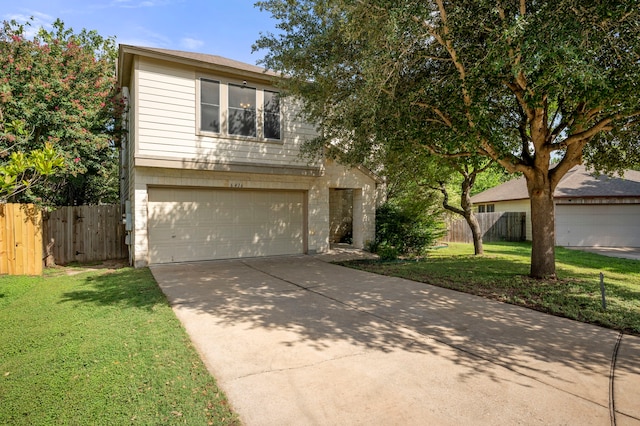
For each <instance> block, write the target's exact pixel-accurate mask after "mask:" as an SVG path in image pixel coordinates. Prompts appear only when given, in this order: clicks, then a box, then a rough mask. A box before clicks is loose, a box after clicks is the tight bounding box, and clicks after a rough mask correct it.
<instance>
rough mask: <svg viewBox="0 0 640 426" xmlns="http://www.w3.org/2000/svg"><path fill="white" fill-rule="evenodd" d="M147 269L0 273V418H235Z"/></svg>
mask: <svg viewBox="0 0 640 426" xmlns="http://www.w3.org/2000/svg"><path fill="white" fill-rule="evenodd" d="M237 423H238V420H237V417H236V416H235V415H234V414H233V412H232V411H231V409H230V407H229V406H228V404H227V401H226V399H225V396H224V395H223V394H222V392H221V391H220V390H219V389H218V388H217V386H216V383H215V381H214V379H213V378H212V377H211V375H210V374H209V373H208V372H207V370H206V368H205V367H204V365H203V363H202V362H201V360H200V358H199V356H198V354H197V353H196V351H195V349H194V348H193V347H192V346H191V343H190V341H189V338H188V336H187V335H186V332H185V331H184V329H183V328H182V326H181V324H180V322H179V321H178V320H177V319H176V317H175V316H174V314H173V312H172V310H171V308H170V307H169V306H168V304H167V301H166V298H165V297H164V295H163V294H162V292H161V291H160V289H159V288H158V286H157V284H156V283H155V281H154V279H153V277H152V276H151V273H150V272H149V270H148V269H137V270H134V269H132V268H123V269H118V270H108V269H98V270H93V271H88V272H87V271H84V272H83V271H82V270H78V269H73V268H59V269H54V270H48V271H46V273H45V276H44V277H11V276H0V424H12V425H59V424H69V425H88V424H91V425H122V424H144V425H149V424H162V425H169V424H190V425H191V424H201V425H207V424H210V425H211V424H216V425H217V424H237Z"/></svg>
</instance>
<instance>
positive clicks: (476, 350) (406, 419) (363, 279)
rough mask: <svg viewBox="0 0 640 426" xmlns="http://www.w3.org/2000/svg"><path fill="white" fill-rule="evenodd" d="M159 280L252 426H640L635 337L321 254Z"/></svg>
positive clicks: (187, 267)
mask: <svg viewBox="0 0 640 426" xmlns="http://www.w3.org/2000/svg"><path fill="white" fill-rule="evenodd" d="M151 269H152V272H153V274H154V276H155V278H156V280H157V281H158V283H159V285H160V287H161V288H162V290H163V291H164V292H165V294H166V295H167V297H168V299H169V301H170V303H171V304H172V306H173V307H174V310H175V312H176V314H177V316H178V317H179V318H180V319H181V321H182V322H183V323H184V324H185V327H186V329H187V331H188V332H189V334H190V335H191V337H192V340H193V341H194V343H195V345H196V347H198V349H199V350H200V352H201V354H202V356H203V359H204V360H205V363H206V364H207V366H208V367H209V369H210V371H211V372H212V373H213V374H214V375H215V376H216V378H217V379H218V380H219V382H220V384H221V386H222V387H223V388H224V389H225V391H226V392H227V395H228V396H229V398H230V401H231V403H232V405H233V406H234V407H235V408H236V410H237V411H238V412H239V414H240V415H241V417H242V419H243V420H244V421H245V422H246V423H247V424H276V423H278V424H287V423H290V424H294V423H295V424H326V423H332V424H333V423H350V424H353V423H368V422H372V421H375V422H378V423H391V424H425V423H428V422H437V423H439V424H443V423H444V424H449V423H450V424H454V423H455V424H495V423H497V422H500V423H507V424H508V423H514V422H522V421H524V422H525V423H535V422H541V423H545V424H549V423H573V424H605V423H607V422H609V420H610V414H611V413H612V412H615V414H616V416H617V417H618V420H621V419H624V420H625V421H627V422H630V424H633V423H634V422H636V421H638V424H640V420H638V419H640V407H638V406H637V404H636V403H637V401H636V402H634V401H632V399H633V397H632V396H629V395H634V394H635V395H637V389H638V386H640V379H639V377H640V339H639V338H637V337H635V336H626V335H625V336H624V338H623V339H622V343H620V341H619V339H620V335H619V333H617V332H615V331H612V330H607V329H603V328H599V327H595V326H591V325H587V324H583V323H579V322H575V321H571V320H567V319H562V318H558V317H554V316H550V315H545V314H541V313H539V312H535V311H531V310H528V309H525V308H520V307H516V306H512V305H507V304H503V303H499V302H494V301H490V300H486V299H482V298H479V297H476V296H472V295H468V294H464V293H458V292H455V291H451V290H446V289H442V288H438V287H433V286H429V285H427V284H422V283H417V282H413V281H408V280H404V279H399V278H391V277H385V276H380V275H375V274H370V273H366V272H362V271H357V270H353V269H348V268H344V267H340V266H336V265H331V264H328V263H325V262H322V261H319V260H317V259H314V258H312V257H308V256H298V257H281V258H264V259H250V260H243V261H241V260H237V261H218V262H199V263H185V264H173V265H157V266H153V267H152V268H151ZM618 345H619V348H620V350H619V352H620V353H623V354H624V355H625V358H624V362H621V361H620V360H619V361H618V364H617V367H616V370H615V376H612V375H611V374H610V373H611V371H612V360H613V359H614V358H613V356H614V352H615V351H616V350H617V349H618ZM611 377H614V378H615V381H614V382H612V381H611ZM611 383H615V387H614V390H617V391H618V393H619V394H620V395H621V396H620V399H619V400H620V403H619V404H616V405H613V406H612V405H610V404H612V403H614V402H618V399H612V398H610V384H611ZM624 395H627V396H624ZM625 398H628V401H627V399H625ZM610 409H613V410H614V411H611V410H610ZM528 419H530V420H531V421H529V420H528Z"/></svg>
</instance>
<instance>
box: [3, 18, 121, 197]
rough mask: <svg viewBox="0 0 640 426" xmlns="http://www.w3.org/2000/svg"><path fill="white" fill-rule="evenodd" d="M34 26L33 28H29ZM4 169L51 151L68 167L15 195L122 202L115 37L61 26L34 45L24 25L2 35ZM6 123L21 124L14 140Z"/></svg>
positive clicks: (6, 26) (12, 25) (10, 26)
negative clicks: (15, 160)
mask: <svg viewBox="0 0 640 426" xmlns="http://www.w3.org/2000/svg"><path fill="white" fill-rule="evenodd" d="M27 25H28V24H27ZM0 57H2V62H3V65H2V66H1V67H0V112H1V116H0V117H1V119H0V122H1V123H2V124H3V137H2V138H0V165H2V164H5V165H6V164H8V163H9V162H10V161H11V156H12V155H14V154H16V155H25V156H27V157H28V156H29V155H30V154H29V153H31V152H38V151H41V150H43V149H47V148H46V147H49V148H48V149H53V150H55V152H56V153H57V155H58V156H59V157H60V158H61V159H62V162H63V164H62V165H61V166H60V167H58V168H57V171H56V172H53V173H50V174H51V176H50V177H49V179H47V180H43V179H41V180H39V181H37V182H34V183H33V184H32V185H29V188H28V189H26V190H25V191H22V192H20V193H19V194H15V195H14V197H13V199H14V200H15V201H27V202H37V203H40V204H45V205H74V204H92V203H99V202H113V201H117V194H118V177H117V176H118V168H117V163H118V155H117V149H116V143H117V137H118V133H119V131H120V129H119V127H118V126H117V120H118V118H119V117H120V115H121V112H122V108H123V104H122V102H121V101H120V99H119V97H118V90H117V87H116V81H115V60H116V58H117V51H116V48H115V41H114V39H113V38H103V37H102V36H100V35H99V34H98V33H97V32H95V31H87V30H82V31H81V32H79V33H74V32H73V29H71V28H65V26H64V23H63V22H62V21H60V20H56V21H55V22H54V24H53V28H52V30H51V31H46V30H44V29H42V28H41V29H40V30H39V31H38V33H37V35H36V36H35V37H34V38H33V39H27V38H26V36H25V26H24V25H19V24H17V23H16V22H4V23H3V26H2V29H0ZM7 123H18V127H21V128H23V129H25V132H26V134H22V135H20V134H16V133H15V132H12V129H13V128H15V127H16V126H11V125H9V126H7V125H6V124H7Z"/></svg>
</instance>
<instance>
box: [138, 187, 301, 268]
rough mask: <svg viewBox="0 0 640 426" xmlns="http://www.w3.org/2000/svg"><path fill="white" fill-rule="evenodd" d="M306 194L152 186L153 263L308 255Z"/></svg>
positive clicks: (150, 248)
mask: <svg viewBox="0 0 640 426" xmlns="http://www.w3.org/2000/svg"><path fill="white" fill-rule="evenodd" d="M303 200H304V193H303V192H299V191H295V192H294V191H240V190H224V189H217V190H212V189H174V188H150V189H149V207H148V213H149V218H148V228H149V256H150V262H151V263H165V262H180V261H191V260H208V259H228V258H237V257H255V256H270V255H283V254H300V253H303V252H304V247H303V241H304V226H303V223H304V220H303V215H304V208H303V206H304V203H303Z"/></svg>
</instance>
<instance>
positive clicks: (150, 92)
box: [135, 58, 316, 166]
mask: <svg viewBox="0 0 640 426" xmlns="http://www.w3.org/2000/svg"><path fill="white" fill-rule="evenodd" d="M199 77H207V78H212V79H216V80H219V81H221V82H222V83H226V82H232V83H235V82H236V81H235V80H232V79H229V78H222V77H219V76H215V75H209V74H203V73H201V72H199V71H197V70H195V69H190V68H186V67H181V66H178V65H172V64H168V63H161V62H157V61H153V60H150V59H145V58H140V59H139V60H138V62H137V67H136V79H135V81H136V86H137V87H136V89H137V100H138V105H137V119H138V120H137V127H136V131H137V134H138V138H137V145H136V148H137V150H136V152H137V154H139V155H140V156H143V157H147V158H149V157H159V158H173V159H176V160H185V161H210V162H222V163H227V162H234V163H236V162H239V163H243V162H244V163H260V164H269V165H298V166H305V165H307V161H306V160H304V159H301V158H300V157H299V152H300V145H301V144H302V143H303V142H304V140H306V139H309V138H312V137H314V136H315V134H316V133H315V129H314V127H313V126H311V125H309V124H306V123H303V122H301V121H300V120H299V119H298V118H297V113H298V110H297V107H296V106H295V105H294V104H293V103H292V102H290V101H289V100H285V101H284V102H283V105H282V116H283V119H282V125H283V128H282V135H283V138H282V141H265V140H261V139H259V138H257V139H256V138H241V137H232V136H213V135H206V134H199V132H198V131H197V114H198V108H197V99H198V97H197V87H198V85H197V79H198V78H199ZM254 86H256V85H254ZM256 87H257V88H258V89H267V90H269V89H271V90H273V88H272V87H268V86H260V85H257V86H256ZM221 92H222V93H221V96H224V95H223V93H226V92H225V91H222V90H221ZM259 93H260V92H259ZM258 98H259V99H260V98H261V95H258ZM222 110H223V120H222V125H223V126H224V123H225V119H224V108H222ZM259 127H260V126H259ZM177 166H179V163H177Z"/></svg>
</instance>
